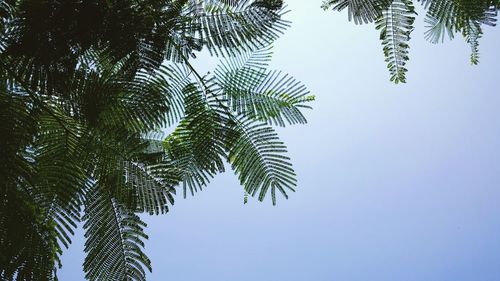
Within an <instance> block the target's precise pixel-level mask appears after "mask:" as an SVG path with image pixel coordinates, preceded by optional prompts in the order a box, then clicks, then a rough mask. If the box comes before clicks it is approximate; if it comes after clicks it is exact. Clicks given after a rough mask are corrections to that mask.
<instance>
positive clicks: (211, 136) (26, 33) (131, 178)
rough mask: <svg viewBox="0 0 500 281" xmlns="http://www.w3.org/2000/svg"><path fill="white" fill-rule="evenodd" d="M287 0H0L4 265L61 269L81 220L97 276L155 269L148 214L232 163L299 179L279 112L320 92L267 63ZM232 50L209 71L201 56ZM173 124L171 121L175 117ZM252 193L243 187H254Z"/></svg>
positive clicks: (256, 183) (255, 179) (282, 185)
mask: <svg viewBox="0 0 500 281" xmlns="http://www.w3.org/2000/svg"><path fill="white" fill-rule="evenodd" d="M284 9H285V8H284V7H283V3H282V1H279V0H270V1H264V0H240V1H238V0H206V1H198V0H176V1H165V0H148V1H133V0H126V1H122V0H120V1H114V0H111V1H109V0H107V1H100V0H84V1H37V0H5V1H1V2H0V16H1V21H0V34H1V35H0V36H1V40H0V85H1V86H0V90H1V93H0V147H1V150H2V161H1V162H0V182H1V186H0V249H1V251H0V278H1V279H2V280H56V279H57V269H58V268H60V267H61V260H60V256H61V253H62V251H63V249H64V248H67V247H69V245H70V244H71V239H72V236H73V234H74V230H75V228H76V227H77V226H78V224H79V223H80V222H83V227H84V229H85V239H86V242H85V252H86V253H87V255H86V258H85V262H84V264H83V269H84V271H85V274H86V275H85V276H86V278H87V279H88V280H144V279H145V276H146V271H148V270H149V271H151V269H152V266H151V261H150V260H149V258H148V257H147V256H146V254H145V252H144V242H145V240H146V239H147V238H148V236H147V234H146V224H145V223H144V222H143V221H142V220H141V219H140V217H139V216H138V214H141V213H147V214H164V213H166V212H168V210H169V208H171V206H172V205H173V203H174V195H175V193H176V187H177V186H182V189H183V193H184V196H186V194H187V193H188V192H189V193H192V194H194V192H196V191H197V190H200V189H201V188H203V187H204V186H206V185H207V184H208V183H209V181H210V179H211V178H212V177H213V176H214V175H216V174H218V173H221V172H224V170H225V168H226V166H227V165H225V163H229V166H230V167H231V169H232V170H233V171H234V172H235V174H236V175H237V176H238V178H239V181H240V182H241V184H242V186H243V187H244V191H245V194H247V195H249V196H256V197H257V198H258V199H259V200H261V201H262V200H264V198H265V196H266V195H268V194H269V193H270V195H271V201H272V202H273V204H276V201H277V195H276V193H280V194H282V196H284V197H285V198H287V197H288V193H289V192H290V191H294V190H295V187H296V183H297V179H296V175H295V172H294V170H293V167H292V164H291V162H290V159H289V157H288V156H287V155H286V146H285V145H284V144H283V143H282V142H281V141H280V140H279V138H278V135H277V133H276V132H275V130H274V129H273V126H287V125H294V124H304V123H306V119H305V117H304V115H303V110H304V109H307V108H309V105H308V102H310V101H312V100H313V99H314V97H313V96H311V95H310V94H309V92H308V91H307V89H306V88H305V86H304V85H302V84H301V83H300V82H298V81H296V80H295V79H294V78H293V77H291V76H289V75H287V74H284V73H282V72H280V71H274V70H267V64H268V62H269V60H270V58H271V54H272V48H271V47H270V46H271V44H272V42H273V41H274V40H275V39H276V38H278V37H279V35H280V34H281V33H282V32H283V31H284V30H285V29H286V27H287V26H288V25H289V22H288V21H286V20H284V19H283V18H282V16H283V14H284V12H285V10H284ZM204 50H205V51H208V52H209V53H210V54H212V55H215V56H218V57H221V58H222V61H221V63H220V64H219V66H218V67H217V68H216V69H215V70H214V71H213V72H212V73H209V74H201V73H199V72H198V71H197V70H196V69H195V67H193V65H192V64H191V63H192V59H193V58H195V57H196V54H197V53H198V52H200V51H204ZM172 126H175V127H176V128H175V130H174V131H173V132H172V133H170V134H168V135H165V133H164V130H165V128H168V127H172ZM245 199H246V197H245Z"/></svg>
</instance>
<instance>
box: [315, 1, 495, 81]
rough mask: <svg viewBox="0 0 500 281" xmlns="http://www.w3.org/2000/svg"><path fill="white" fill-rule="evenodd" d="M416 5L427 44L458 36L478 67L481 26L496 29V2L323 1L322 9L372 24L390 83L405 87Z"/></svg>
mask: <svg viewBox="0 0 500 281" xmlns="http://www.w3.org/2000/svg"><path fill="white" fill-rule="evenodd" d="M415 2H419V3H420V4H421V5H422V6H423V8H424V9H425V10H427V14H426V15H425V23H426V24H427V30H426V31H425V35H424V36H425V38H426V39H427V40H428V41H429V42H431V43H438V42H442V41H444V39H445V37H449V38H450V39H453V38H454V37H455V35H456V34H457V33H458V34H461V35H462V36H463V37H464V39H465V41H466V42H467V44H469V45H470V48H471V55H470V62H471V64H478V63H479V39H480V38H481V36H482V35H483V26H484V25H486V26H495V25H496V21H497V19H496V18H497V15H498V10H499V9H500V1H498V0H474V1H472V0H417V1H412V0H325V1H324V2H323V6H322V7H323V9H325V10H327V9H333V10H335V11H342V10H344V9H346V8H347V13H348V18H349V20H350V21H351V20H352V21H354V23H356V24H365V23H374V24H375V26H376V28H377V30H380V40H381V41H382V46H383V51H384V56H385V60H386V62H387V68H388V69H389V73H390V80H391V81H393V82H395V83H405V82H406V72H407V71H408V70H407V69H406V67H405V65H406V63H407V62H408V60H409V59H410V56H409V48H410V45H409V41H410V35H411V33H412V31H413V24H414V21H415V17H416V16H417V13H416V11H415V4H414V3H415Z"/></svg>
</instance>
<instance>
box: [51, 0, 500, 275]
mask: <svg viewBox="0 0 500 281" xmlns="http://www.w3.org/2000/svg"><path fill="white" fill-rule="evenodd" d="M285 2H287V3H288V5H289V8H290V9H291V12H290V13H289V14H288V15H287V18H288V19H290V20H291V21H292V22H293V25H292V27H291V28H290V29H289V30H288V31H287V32H286V33H285V35H284V36H283V37H282V38H281V39H279V40H278V41H277V42H276V44H275V48H274V51H275V55H274V59H273V62H272V68H275V69H280V70H283V71H285V72H288V73H290V74H292V75H294V76H295V77H296V78H297V79H299V80H301V81H302V82H303V83H305V84H306V85H307V86H308V88H309V89H310V90H311V92H312V93H313V94H315V95H316V98H317V100H316V101H315V102H314V103H313V107H314V110H312V111H308V112H307V117H308V120H309V124H307V125H305V126H297V127H288V128H286V129H284V130H280V134H281V136H282V139H283V140H284V141H285V142H286V143H287V145H288V148H289V152H290V153H289V154H290V156H291V157H293V163H294V165H295V169H296V171H297V173H298V175H299V188H298V192H296V193H294V194H291V196H290V199H289V200H288V201H287V200H284V199H282V200H278V205H277V206H276V207H273V206H272V204H271V202H270V200H267V201H266V202H264V203H260V202H257V201H256V200H252V199H251V200H250V202H249V204H246V205H243V191H242V188H241V187H240V186H239V184H238V181H237V179H236V177H235V176H234V174H232V173H231V172H229V173H226V174H224V175H220V176H218V177H217V178H216V179H214V180H213V182H212V184H210V186H209V187H207V188H206V189H205V190H204V191H203V192H201V193H198V194H196V195H195V197H194V198H188V199H182V197H181V196H178V197H177V201H176V205H175V206H174V207H173V208H172V211H171V212H170V213H169V214H168V215H166V216H159V217H147V218H146V221H147V223H148V224H149V225H148V229H147V233H148V234H149V236H150V239H149V240H148V241H147V244H146V252H147V253H148V254H149V257H150V258H151V260H152V263H153V273H152V274H149V275H148V280H153V281H164V280H165V281H168V280H172V281H198V280H214V281H226V280H227V281H229V280H231V281H233V280H238V281H282V280H283V281H284V280H286V281H309V280H311V281H331V280H335V281H358V280H360V281H364V280H367V281H378V280H381V281H402V280H404V281H412V280H415V281H416V280H418V281H434V280H435V281H448V280H450V281H457V280H459V281H462V280H464V281H497V280H500V110H499V108H500V91H499V90H498V83H499V80H500V72H499V70H498V63H499V62H500V52H499V47H500V29H499V28H486V30H485V31H486V32H485V36H484V38H483V39H482V40H481V46H480V49H481V63H480V65H478V66H470V65H469V60H468V59H469V57H468V56H469V47H468V46H467V45H466V44H465V43H464V42H463V40H462V39H461V38H460V37H457V38H456V39H455V40H454V41H451V42H446V43H445V44H441V45H432V44H430V43H427V42H426V41H425V40H424V38H423V32H424V23H423V13H422V11H420V14H421V16H420V17H418V18H417V21H416V25H417V27H416V30H415V31H414V33H413V38H412V43H411V50H410V52H411V61H410V63H409V64H408V68H409V74H408V83H407V84H406V85H393V84H392V83H390V82H389V81H388V78H389V75H388V72H387V69H386V66H385V64H386V63H385V62H384V59H383V53H382V50H381V46H380V42H379V40H378V32H377V31H376V30H375V28H374V26H373V25H366V26H356V25H354V24H353V23H349V22H347V14H346V13H336V12H332V11H330V12H324V11H323V10H322V9H320V5H321V1H320V0H315V1H304V0H292V1H285ZM179 194H182V192H179ZM82 236H83V231H82V230H81V229H80V230H79V232H78V236H77V237H76V238H75V239H74V242H73V245H72V248H70V250H68V251H66V253H65V254H64V256H63V264H64V266H63V268H62V270H60V272H59V276H60V280H62V281H80V280H84V279H83V276H84V275H83V270H82V263H83V258H84V254H83V243H84V241H83V238H82Z"/></svg>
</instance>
